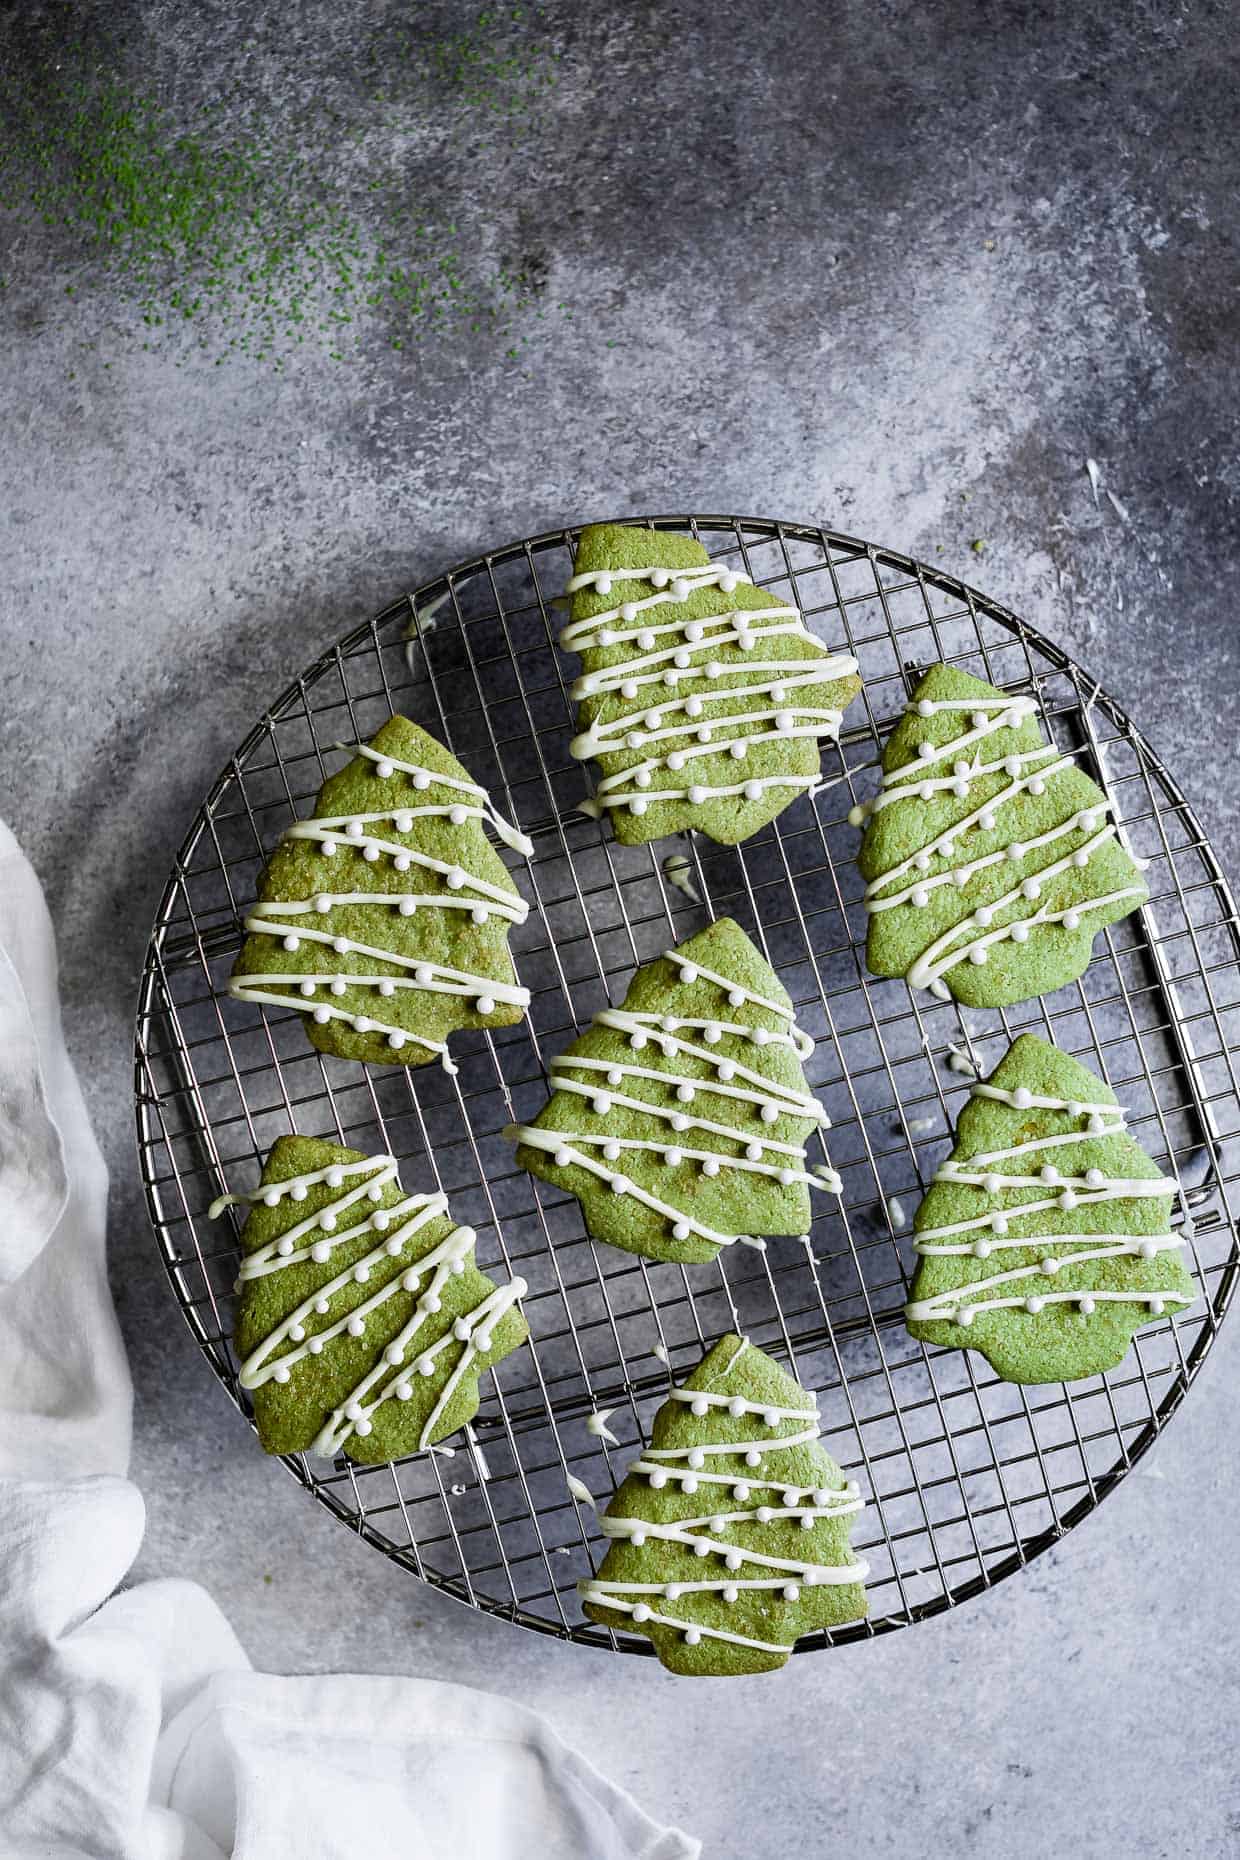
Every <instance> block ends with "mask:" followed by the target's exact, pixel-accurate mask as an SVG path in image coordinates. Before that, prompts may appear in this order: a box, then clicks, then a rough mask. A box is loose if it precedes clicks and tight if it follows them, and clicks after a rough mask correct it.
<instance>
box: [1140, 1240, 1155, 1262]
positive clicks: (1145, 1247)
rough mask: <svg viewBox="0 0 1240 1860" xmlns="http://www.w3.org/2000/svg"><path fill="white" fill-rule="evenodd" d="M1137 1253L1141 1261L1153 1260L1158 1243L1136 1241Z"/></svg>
mask: <svg viewBox="0 0 1240 1860" xmlns="http://www.w3.org/2000/svg"><path fill="white" fill-rule="evenodd" d="M1137 1252H1138V1253H1139V1254H1140V1255H1141V1258H1142V1259H1153V1258H1154V1257H1155V1256H1156V1254H1157V1252H1158V1243H1157V1242H1156V1241H1154V1240H1141V1241H1138V1243H1137Z"/></svg>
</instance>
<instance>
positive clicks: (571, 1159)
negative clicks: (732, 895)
mask: <svg viewBox="0 0 1240 1860" xmlns="http://www.w3.org/2000/svg"><path fill="white" fill-rule="evenodd" d="M664 953H665V956H666V958H667V960H668V961H670V962H672V963H674V964H675V966H676V967H677V968H678V969H679V971H680V980H681V981H682V982H683V983H685V984H686V985H687V986H691V985H692V984H693V983H695V982H696V981H697V980H698V979H699V977H701V978H703V979H704V980H706V981H709V982H711V983H713V984H714V985H715V986H716V987H717V988H719V989H721V990H722V991H723V992H724V993H725V994H726V996H727V998H728V1001H729V1004H730V1005H731V1006H733V1007H739V1006H741V1005H742V1004H743V1003H744V1002H746V1001H749V1002H752V1003H754V1004H755V1005H757V1006H758V1007H761V1008H763V1009H765V1010H766V1011H767V1012H768V1013H770V1014H773V1015H776V1016H778V1018H779V1019H780V1020H781V1021H782V1022H783V1023H784V1025H783V1027H782V1028H781V1029H779V1030H778V1031H775V1032H771V1031H769V1030H768V1029H766V1028H763V1027H749V1026H745V1025H743V1024H742V1023H740V1022H735V1021H728V1020H724V1019H719V1020H706V1019H701V1018H690V1019H686V1018H684V1017H683V1016H679V1015H675V1014H651V1013H635V1012H632V1011H628V1010H625V1009H622V1008H604V1009H602V1010H601V1011H600V1012H599V1013H598V1014H596V1015H595V1017H594V1024H595V1025H596V1026H602V1027H610V1028H612V1029H614V1030H615V1031H617V1032H620V1033H625V1034H627V1035H628V1038H629V1044H630V1047H632V1048H634V1049H636V1050H637V1051H639V1052H640V1051H642V1050H643V1049H644V1048H645V1046H646V1045H647V1044H651V1045H654V1046H656V1047H657V1048H658V1049H659V1051H660V1052H661V1053H662V1055H663V1056H664V1057H665V1058H672V1057H674V1056H675V1055H676V1054H678V1053H680V1054H684V1055H687V1056H689V1057H691V1058H693V1059H698V1060H701V1061H702V1062H703V1063H704V1064H705V1065H708V1066H710V1067H712V1068H713V1069H714V1072H715V1076H714V1077H713V1078H702V1077H696V1078H695V1077H692V1076H690V1075H689V1074H688V1073H683V1072H669V1071H661V1070H659V1069H657V1068H655V1067H649V1066H641V1065H634V1064H632V1063H630V1062H627V1061H622V1060H615V1059H597V1058H594V1057H592V1056H589V1055H576V1054H572V1053H562V1054H560V1055H559V1056H558V1057H557V1058H555V1059H553V1060H552V1062H551V1066H550V1069H549V1073H550V1081H551V1086H552V1089H553V1090H554V1091H565V1092H571V1093H574V1094H575V1095H576V1096H578V1097H581V1098H584V1099H588V1100H589V1103H590V1107H591V1109H592V1110H593V1111H594V1113H595V1114H596V1115H597V1116H603V1117H605V1116H607V1115H608V1114H609V1113H610V1112H611V1111H612V1110H613V1109H617V1108H619V1109H622V1110H631V1111H636V1112H637V1113H638V1114H639V1115H642V1116H646V1117H651V1118H655V1119H658V1120H659V1121H660V1122H661V1123H668V1124H670V1125H671V1127H672V1132H673V1133H674V1134H675V1135H680V1134H681V1133H682V1132H685V1131H688V1130H691V1129H692V1130H701V1131H708V1132H710V1133H711V1134H712V1135H714V1136H720V1137H725V1138H727V1139H729V1140H730V1141H731V1142H732V1143H735V1144H737V1145H738V1146H742V1154H740V1155H726V1154H721V1153H720V1152H719V1151H718V1150H713V1149H693V1148H686V1147H685V1146H684V1145H683V1144H681V1143H677V1142H670V1143H669V1142H665V1141H663V1140H662V1138H661V1137H613V1136H612V1135H611V1134H610V1133H609V1132H607V1131H606V1130H604V1131H600V1132H588V1131H581V1130H571V1131H561V1130H543V1129H540V1128H539V1127H538V1126H537V1125H535V1124H509V1125H508V1126H507V1128H506V1129H505V1131H504V1135H505V1136H506V1137H507V1138H508V1139H509V1141H510V1142H513V1143H518V1144H525V1145H527V1146H528V1147H529V1148H532V1149H537V1150H541V1151H542V1152H543V1153H544V1154H546V1155H550V1156H552V1157H553V1158H554V1160H555V1163H556V1166H557V1167H558V1168H569V1167H576V1168H579V1169H584V1170H586V1171H587V1172H588V1173H589V1174H591V1175H593V1176H596V1177H597V1178H598V1179H599V1180H600V1181H602V1182H606V1183H607V1184H608V1185H609V1187H610V1188H611V1189H612V1191H613V1193H615V1194H619V1195H631V1196H633V1197H634V1199H635V1200H637V1201H639V1202H641V1204H642V1205H643V1206H644V1207H647V1208H649V1209H650V1210H651V1212H652V1213H655V1214H660V1215H662V1216H663V1217H664V1219H666V1220H667V1221H669V1222H670V1224H671V1229H672V1237H673V1239H676V1240H687V1239H689V1238H690V1237H691V1236H695V1237H696V1238H698V1239H701V1240H709V1241H710V1242H712V1243H713V1244H714V1245H715V1246H731V1245H734V1244H737V1243H739V1244H742V1245H745V1246H752V1247H756V1248H757V1249H758V1250H760V1251H761V1250H763V1248H764V1245H765V1243H764V1242H763V1241H762V1240H761V1239H758V1238H755V1237H754V1236H753V1235H751V1234H724V1233H720V1232H719V1231H718V1230H717V1229H716V1228H714V1227H711V1226H709V1225H708V1223H706V1222H705V1221H703V1220H701V1219H700V1218H699V1217H698V1216H696V1215H695V1214H693V1213H692V1212H690V1211H689V1210H687V1209H684V1208H681V1207H678V1206H676V1205H675V1204H674V1203H672V1202H668V1201H665V1200H663V1199H662V1198H661V1197H659V1196H657V1195H655V1194H652V1193H651V1192H649V1191H648V1190H646V1189H644V1188H640V1187H638V1185H637V1184H636V1183H634V1182H633V1181H632V1180H631V1179H630V1178H629V1177H628V1176H627V1175H625V1174H623V1172H622V1171H620V1170H618V1169H613V1168H612V1167H610V1164H611V1163H614V1162H617V1161H619V1160H620V1158H621V1156H622V1155H623V1154H624V1152H625V1151H629V1152H639V1153H645V1154H653V1155H656V1156H660V1157H662V1159H663V1161H664V1162H665V1163H666V1164H667V1165H668V1166H669V1167H672V1168H679V1167H680V1166H681V1165H682V1164H683V1163H685V1162H692V1163H697V1164H698V1165H699V1166H700V1168H701V1170H702V1172H703V1174H705V1175H717V1174H718V1173H719V1172H720V1169H721V1168H723V1167H726V1168H728V1169H730V1170H731V1169H739V1170H741V1171H742V1172H744V1173H747V1174H751V1175H763V1176H769V1177H773V1178H774V1179H775V1180H777V1181H778V1182H779V1184H780V1186H781V1187H784V1188H789V1187H792V1186H794V1185H795V1184H797V1183H800V1184H803V1185H804V1186H805V1187H807V1188H817V1189H821V1188H825V1189H829V1190H830V1191H831V1193H833V1194H838V1193H839V1192H840V1189H841V1187H842V1183H841V1179H840V1177H839V1175H838V1174H837V1173H836V1171H835V1170H834V1169H832V1168H830V1167H829V1166H827V1165H820V1166H818V1167H816V1168H814V1169H812V1170H809V1169H807V1168H806V1167H805V1148H804V1144H802V1143H791V1142H788V1141H787V1140H783V1139H778V1138H774V1137H768V1136H767V1135H766V1133H765V1129H764V1131H763V1134H762V1137H761V1140H760V1141H759V1140H757V1139H755V1138H747V1137H746V1135H745V1133H744V1132H742V1131H740V1130H738V1129H737V1127H736V1126H735V1125H734V1124H725V1123H719V1122H716V1121H714V1120H712V1119H709V1118H704V1117H703V1116H702V1115H701V1113H700V1111H699V1110H698V1109H697V1108H696V1107H697V1102H698V1099H699V1096H705V1097H707V1098H727V1099H731V1100H734V1101H736V1102H737V1103H739V1104H745V1105H750V1106H752V1107H753V1108H754V1109H755V1110H756V1112H757V1114H758V1117H759V1119H760V1120H761V1122H762V1124H763V1125H764V1126H767V1125H772V1124H775V1123H777V1122H778V1121H779V1119H780V1118H781V1117H797V1118H804V1119H807V1120H809V1121H810V1122H811V1123H814V1124H817V1125H819V1126H820V1127H828V1126H829V1123H830V1120H829V1119H828V1117H827V1115H826V1112H825V1111H824V1110H823V1108H822V1106H821V1104H820V1103H819V1102H818V1100H817V1098H816V1097H814V1096H813V1094H812V1093H805V1092H800V1091H797V1090H796V1089H795V1088H794V1087H793V1086H790V1085H785V1084H784V1083H782V1082H781V1081H780V1080H778V1079H772V1078H767V1077H765V1076H764V1075H763V1074H762V1073H760V1072H757V1071H755V1070H754V1069H752V1068H751V1067H749V1066H746V1065H744V1064H743V1063H742V1062H740V1061H739V1060H734V1059H731V1058H728V1057H726V1056H720V1055H718V1054H716V1053H715V1052H714V1051H712V1048H713V1047H714V1046H716V1045H717V1044H718V1042H719V1040H720V1039H721V1038H722V1037H723V1035H724V1034H725V1033H726V1034H732V1035H734V1036H743V1037H744V1038H746V1039H748V1040H749V1041H750V1042H751V1043H752V1044H753V1045H755V1046H757V1047H762V1046H766V1045H783V1046H788V1047H791V1048H792V1050H793V1051H794V1052H795V1053H796V1054H797V1056H798V1057H799V1058H807V1057H808V1056H809V1054H810V1053H811V1052H812V1051H813V1041H812V1040H811V1039H810V1038H809V1036H808V1035H807V1034H805V1033H804V1032H802V1030H801V1029H800V1028H799V1027H797V1026H796V1025H795V1023H794V1022H793V1019H792V1014H791V1010H790V1008H789V1007H788V1006H787V1005H784V1004H781V1003H780V1002H778V1001H775V1000H772V999H771V997H770V996H768V995H761V994H757V993H756V992H755V991H754V990H753V989H750V988H746V987H744V986H743V985H742V984H741V983H739V982H733V981H731V980H729V978H728V977H727V976H724V975H720V974H717V973H716V972H715V971H714V970H713V969H708V968H704V967H703V966H702V964H701V963H698V962H694V961H692V960H691V959H689V958H686V957H684V956H682V955H681V953H680V951H679V950H675V949H671V950H667V951H665V952H664ZM687 1029H693V1030H700V1031H701V1033H702V1040H701V1042H700V1043H699V1042H697V1041H694V1040H686V1039H684V1038H682V1037H681V1035H682V1034H683V1033H684V1032H685V1030H687ZM579 1072H585V1073H587V1074H592V1073H593V1074H599V1073H601V1074H602V1075H603V1076H602V1078H601V1079H597V1078H590V1077H587V1078H586V1079H584V1080H583V1079H580V1078H577V1077H575V1076H574V1074H575V1073H579ZM626 1078H637V1079H649V1080H651V1081H653V1082H655V1083H658V1084H661V1085H665V1086H668V1087H670V1088H672V1089H674V1091H675V1093H676V1102H675V1104H674V1105H668V1106H662V1105H654V1104H650V1103H649V1102H647V1100H646V1099H644V1098H641V1097H637V1096H634V1095H630V1094H628V1093H626V1092H624V1091H623V1090H622V1089H621V1087H622V1086H623V1083H624V1080H625V1079H626ZM690 1106H693V1107H694V1108H693V1109H692V1110H690V1109H689V1107H690ZM592 1150H601V1151H602V1158H601V1159H600V1158H599V1157H597V1156H594V1155H592V1154H590V1153H589V1152H590V1151H592ZM770 1155H773V1156H774V1157H775V1158H777V1160H776V1161H774V1162H772V1161H770V1160H768V1157H769V1156H770ZM778 1159H783V1160H778Z"/></svg>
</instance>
